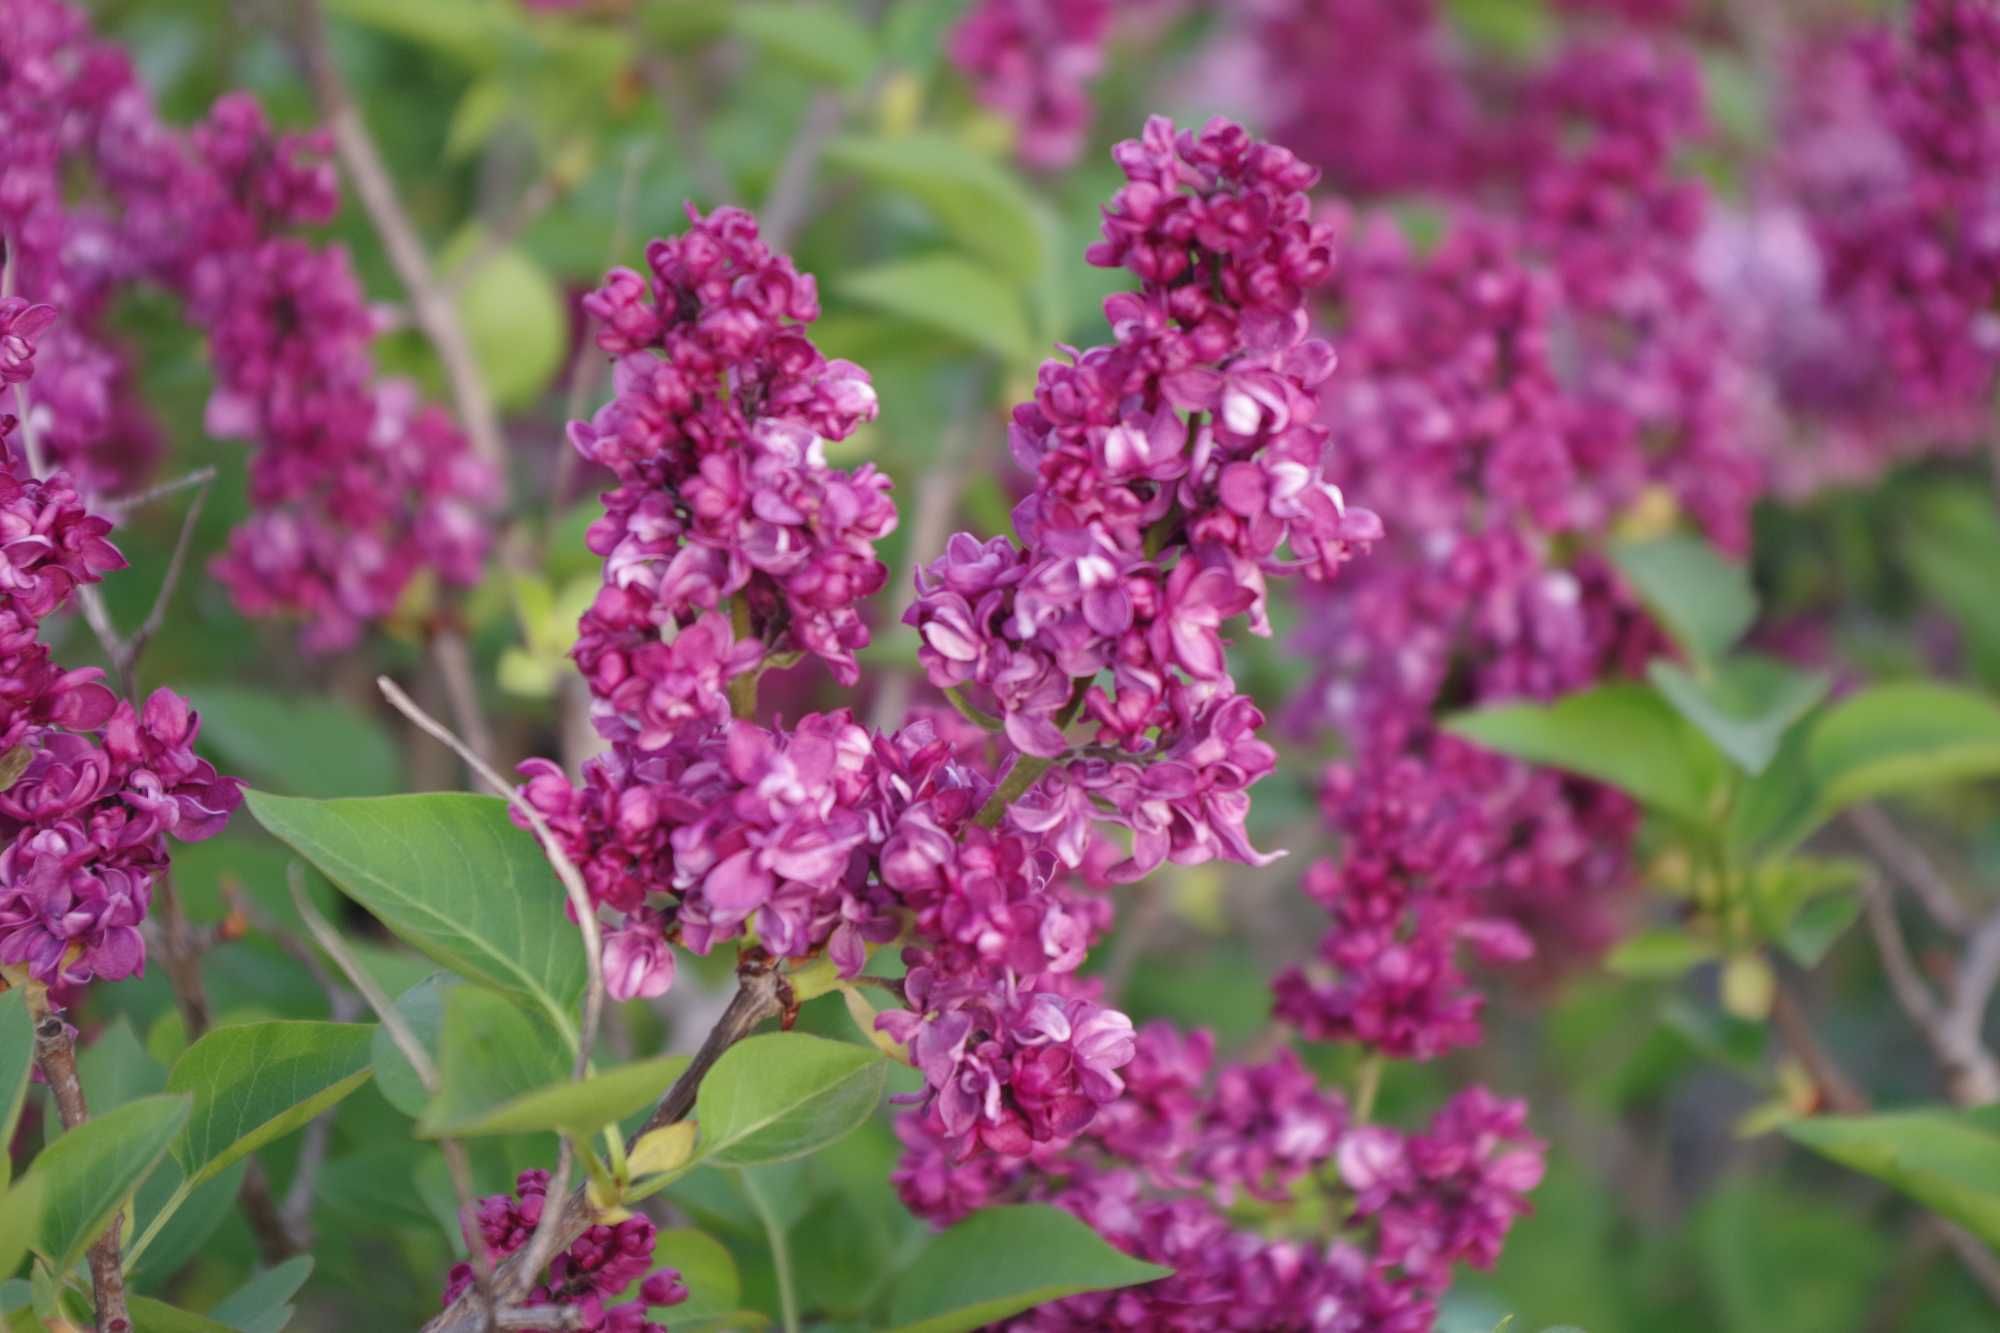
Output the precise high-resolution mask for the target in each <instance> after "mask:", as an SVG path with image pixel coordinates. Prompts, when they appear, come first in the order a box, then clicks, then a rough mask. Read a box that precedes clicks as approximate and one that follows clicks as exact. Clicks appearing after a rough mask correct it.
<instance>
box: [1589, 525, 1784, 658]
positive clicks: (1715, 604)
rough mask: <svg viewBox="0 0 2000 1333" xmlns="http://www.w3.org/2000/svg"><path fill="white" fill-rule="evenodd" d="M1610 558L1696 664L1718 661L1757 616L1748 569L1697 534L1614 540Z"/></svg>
mask: <svg viewBox="0 0 2000 1333" xmlns="http://www.w3.org/2000/svg"><path fill="white" fill-rule="evenodd" d="M1611 558H1612V560H1613V561H1614V562H1615V563H1616V564H1617V566H1618V568H1619V571H1620V572H1621V573H1623V574H1624V575H1625V577H1626V578H1627V579H1629V580H1631V582H1632V586H1633V587H1634V588H1635V589H1637V590H1638V593H1639V597H1640V598H1641V600H1643V601H1644V602H1645V603H1646V609H1647V610H1649V611H1651V612H1652V613H1653V615H1654V617H1655V618H1656V619H1657V620H1658V621H1659V622H1660V624H1661V625H1662V626H1663V627H1665V629H1666V631H1667V633H1668V634H1670V635H1672V636H1673V640H1674V642H1675V643H1677V644H1679V645H1680V647H1681V651H1682V652H1685V653H1686V654H1687V655H1688V657H1689V658H1690V659H1692V660H1693V661H1694V662H1695V663H1696V664H1698V665H1702V666H1712V665H1714V664H1715V663H1717V662H1720V661H1721V660H1722V655H1723V654H1724V653H1726V652H1728V651H1729V650H1730V648H1731V647H1733V646H1734V645H1735V643H1736V641H1737V640H1738V639H1740V638H1742V637H1743V631H1745V630H1747V629H1749V628H1750V622H1751V621H1753V620H1755V619H1756V618H1757V597H1756V595H1755V594H1754V593H1753V592H1751V590H1750V575H1749V572H1748V571H1747V570H1745V569H1744V567H1743V566H1742V565H1741V564H1739V563H1737V562H1735V561H1733V560H1726V559H1724V558H1723V556H1722V553H1721V552H1719V551H1717V550H1716V549H1715V548H1714V547H1713V546H1710V545H1709V544H1708V543H1707V542H1705V541H1702V540H1701V539H1700V538H1698V537H1688V536H1683V535H1678V534H1676V535H1674V536H1669V537H1658V538H1655V539H1653V540H1651V541H1644V542H1620V543H1618V544H1616V545H1615V546H1613V547H1612V550H1611Z"/></svg>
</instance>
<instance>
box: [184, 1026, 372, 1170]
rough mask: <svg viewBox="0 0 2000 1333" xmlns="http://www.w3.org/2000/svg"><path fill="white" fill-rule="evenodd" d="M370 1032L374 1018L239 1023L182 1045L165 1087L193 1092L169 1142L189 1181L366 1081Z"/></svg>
mask: <svg viewBox="0 0 2000 1333" xmlns="http://www.w3.org/2000/svg"><path fill="white" fill-rule="evenodd" d="M374 1031H375V1025H374V1024H373V1023H316V1022H293V1021H280V1022H273V1023H245V1024H241V1025H239V1026H236V1027H227V1028H217V1029H216V1030H215V1031H213V1032H211V1033H209V1034H208V1035H207V1036H205V1037H203V1038H202V1039H201V1040H200V1041H198V1042H196V1043H195V1044H194V1045H192V1046H190V1047H188V1048H187V1051H186V1052H185V1053H184V1054H182V1056H181V1058H180V1059H178V1060H176V1061H174V1067H173V1068H172V1069H171V1070H169V1071H168V1073H167V1090H168V1091H169V1092H188V1093H192V1094H194V1114H193V1115H191V1116H190V1117H189V1118H188V1123H187V1130H186V1132H185V1133H183V1134H182V1135H181V1137H180V1139H179V1140H178V1141H177V1142H176V1143H175V1145H174V1158H175V1160H177V1161H178V1162H180V1164H181V1166H182V1168H183V1169H184V1170H186V1172H187V1177H188V1184H189V1186H195V1185H199V1184H201V1182H202V1181H204V1180H206V1179H208V1178H209V1177H210V1176H213V1175H214V1174H216V1173H217V1172H218V1171H221V1170H222V1169H223V1168H224V1167H226V1166H228V1165H229V1164H230V1163H231V1162H234V1161H235V1160H237V1159H238V1158H239V1157H244V1156H246V1155H248V1154H250V1153H253V1152H255V1151H256V1150H257V1149H259V1148H261V1147H263V1146H264V1145H265V1144H267V1143H270V1142H271V1141H272V1140H274V1139H279V1138H282V1137H284V1136H285V1135H287V1134H289V1133H291V1132H292V1131H293V1130H295V1129H298V1128H299V1127H301V1126H302V1125H304V1124H305V1123H306V1122H307V1121H308V1120H311V1119H312V1118H313V1117H314V1116H316V1115H318V1114H319V1113H320V1112H321V1111H324V1110H325V1109H326V1108H327V1107H329V1106H332V1105H333V1104H334V1103H335V1102H338V1101H339V1100H340V1099H341V1098H343V1097H345V1096H347V1094H348V1093H350V1092H353V1091H354V1090H355V1089H356V1088H358V1087H360V1086H361V1085H362V1084H363V1083H365V1082H367V1080H368V1076H369V1075H370V1074H371V1073H373V1072H374V1071H373V1070H372V1069H371V1068H370V1067H369V1064H368V1043H369V1038H370V1037H372V1036H373V1035H374Z"/></svg>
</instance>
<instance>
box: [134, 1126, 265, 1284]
mask: <svg viewBox="0 0 2000 1333" xmlns="http://www.w3.org/2000/svg"><path fill="white" fill-rule="evenodd" d="M249 1170H250V1159H249V1158H247V1157H241V1158H238V1159H237V1160H236V1162H235V1164H234V1165H232V1166H228V1167H225V1168H223V1169H222V1170H221V1171H219V1172H217V1173H216V1174H215V1175H212V1176H210V1177H209V1178H208V1179H207V1180H204V1181H203V1182H202V1183H201V1184H199V1185H196V1186H194V1187H193V1188H191V1189H190V1188H188V1187H187V1172H185V1171H183V1170H181V1168H180V1165H179V1164H178V1163H176V1162H175V1161H174V1160H173V1158H172V1157H169V1158H168V1159H167V1160H166V1161H164V1162H161V1163H160V1164H159V1166H158V1167H156V1168H154V1170H153V1173H152V1174H151V1175H149V1176H147V1177H146V1182H145V1184H143V1185H141V1186H139V1192H138V1193H137V1194H134V1195H133V1196H132V1234H133V1235H134V1236H135V1237H136V1236H144V1235H148V1234H150V1235H151V1236H152V1240H151V1241H149V1242H148V1243H147V1245H146V1249H145V1251H144V1252H143V1253H141V1254H140V1255H138V1256H137V1257H136V1258H131V1257H130V1255H131V1252H130V1250H129V1249H128V1250H127V1256H128V1259H129V1262H128V1263H127V1265H126V1267H127V1271H128V1274H129V1276H130V1277H131V1279H132V1281H133V1284H134V1285H136V1286H144V1287H151V1286H153V1285H154V1284H155V1283H159V1282H165V1281H166V1280H167V1279H168V1278H170V1277H172V1276H173V1275H174V1274H175V1273H177V1272H179V1271H180V1269H181V1266H182V1265H184V1264H185V1263H187V1261H188V1260H190V1259H192V1258H194V1256H195V1254H196V1253H197V1252H198V1251H200V1249H201V1247H202V1246H203V1245H205V1244H207V1242H208V1239H209V1237H211V1236H213V1235H214V1234H215V1233H216V1230H217V1229H218V1228H219V1227H221V1226H222V1224H223V1223H224V1222H227V1221H228V1220H229V1219H230V1217H231V1216H232V1215H234V1214H235V1212H236V1194H237V1191H238V1190H240V1189H242V1187H243V1177H244V1175H245V1174H246V1173H247V1172H248V1171H249ZM163 1217H164V1220H162V1218H163ZM155 1222H159V1223H160V1228H159V1230H158V1231H154V1230H153V1224H154V1223H155Z"/></svg>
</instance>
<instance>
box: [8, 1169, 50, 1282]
mask: <svg viewBox="0 0 2000 1333" xmlns="http://www.w3.org/2000/svg"><path fill="white" fill-rule="evenodd" d="M45 1184H46V1182H44V1181H41V1180H38V1179H36V1178H35V1176H34V1174H33V1173H32V1172H30V1173H29V1174H27V1175H25V1176H23V1177H21V1178H20V1179H19V1180H17V1181H15V1182H14V1184H13V1187H12V1188H7V1187H5V1186H0V1278H4V1277H6V1276H8V1275H9V1274H11V1273H13V1272H15V1271H16V1270H17V1269H19V1268H20V1266H21V1260H22V1259H24V1258H26V1257H27V1254H28V1248H29V1247H30V1246H31V1245H33V1244H34V1243H35V1232H36V1231H37V1230H38V1229H39V1228H40V1225H41V1220H42V1190H43V1189H44V1188H45Z"/></svg>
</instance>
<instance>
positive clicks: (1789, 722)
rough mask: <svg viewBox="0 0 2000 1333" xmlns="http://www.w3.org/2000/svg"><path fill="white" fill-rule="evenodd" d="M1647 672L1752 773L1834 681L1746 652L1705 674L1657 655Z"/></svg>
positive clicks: (1767, 763)
mask: <svg viewBox="0 0 2000 1333" xmlns="http://www.w3.org/2000/svg"><path fill="white" fill-rule="evenodd" d="M1646 678H1647V679H1648V680H1651V681H1652V682H1653V684H1654V685H1656V686H1658V687H1659V690H1660V693H1661V695H1663V696H1664V697H1665V698H1666V700H1667V702H1668V703H1670V704H1672V705H1673V707H1674V711H1675V712H1677V713H1679V714H1680V715H1681V716H1682V717H1684V718H1686V719H1687V720H1688V721H1689V722H1691V723H1693V724H1694V725H1695V726H1696V727H1697V728H1699V729H1700V731H1701V733H1702V735H1704V736H1706V737H1708V738H1709V739H1710V740H1712V741H1714V742H1715V745H1716V748H1717V749H1719V750H1721V751H1722V752H1723V753H1724V754H1726V755H1728V756H1729V757H1730V758H1731V759H1733V760H1735V761H1736V766H1737V767H1738V768H1741V769H1742V770H1743V771H1744V772H1746V773H1750V774H1753V775H1754V774H1758V773H1762V772H1763V771H1764V770H1765V769H1767V768H1769V767H1770V766H1771V761H1772V759H1774V758H1776V757H1777V753H1778V746H1779V745H1780V744H1781V743H1782V742H1783V741H1784V739H1785V733H1786V732H1787V731H1789V730H1791V728H1792V726H1793V724H1795V723H1796V722H1797V721H1798V720H1799V719H1800V718H1802V717H1804V716H1805V715H1806V714H1807V713H1808V712H1810V711H1811V710H1812V707H1813V705H1815V704H1817V703H1818V702H1819V701H1820V700H1821V699H1823V698H1825V697H1826V691H1827V687H1828V686H1829V685H1831V684H1832V683H1833V682H1832V678H1831V677H1830V676H1828V675H1827V674H1826V673H1825V672H1819V671H1815V672H1804V671H1795V670H1793V669H1792V668H1790V667H1788V666H1785V665H1784V664H1783V663H1781V662H1776V661H1773V660H1772V659H1770V658H1767V657H1757V656H1753V655H1749V654H1745V655H1742V656H1738V657H1733V658H1730V659H1729V660H1728V661H1726V662H1723V663H1722V664H1721V665H1720V666H1718V667H1717V668H1716V669H1715V671H1714V674H1712V675H1710V676H1708V677H1705V678H1704V677H1697V676H1695V675H1693V674H1691V673H1690V672H1688V671H1687V670H1685V669H1684V668H1682V667H1680V666H1678V665H1676V664H1675V663H1673V662H1669V661H1667V660H1666V659H1665V658H1655V659H1653V661H1652V663H1651V664H1650V665H1648V666H1647V668H1646Z"/></svg>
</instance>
